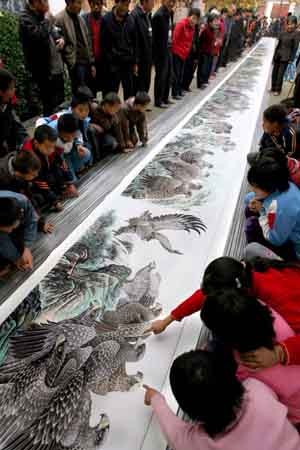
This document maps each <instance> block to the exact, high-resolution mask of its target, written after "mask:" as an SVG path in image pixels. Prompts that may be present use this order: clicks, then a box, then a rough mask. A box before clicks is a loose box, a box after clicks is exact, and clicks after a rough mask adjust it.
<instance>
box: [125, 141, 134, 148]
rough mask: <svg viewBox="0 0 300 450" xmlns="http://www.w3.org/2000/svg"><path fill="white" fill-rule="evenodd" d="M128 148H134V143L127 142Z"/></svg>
mask: <svg viewBox="0 0 300 450" xmlns="http://www.w3.org/2000/svg"><path fill="white" fill-rule="evenodd" d="M126 148H134V145H133V142H132V141H127V142H126Z"/></svg>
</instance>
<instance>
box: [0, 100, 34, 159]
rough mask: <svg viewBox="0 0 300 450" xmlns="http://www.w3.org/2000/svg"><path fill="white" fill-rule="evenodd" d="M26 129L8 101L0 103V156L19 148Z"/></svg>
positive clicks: (24, 137) (25, 135)
mask: <svg viewBox="0 0 300 450" xmlns="http://www.w3.org/2000/svg"><path fill="white" fill-rule="evenodd" d="M27 136H28V135H27V131H26V130H25V128H24V127H23V125H22V123H21V122H20V119H19V118H18V117H17V115H16V113H15V110H14V108H13V106H12V105H11V104H10V103H9V104H8V105H6V106H5V107H4V108H1V105H0V157H1V156H4V155H6V154H7V153H8V152H10V151H14V150H17V149H18V148H20V147H21V146H22V144H23V142H24V140H25V139H26V137H27Z"/></svg>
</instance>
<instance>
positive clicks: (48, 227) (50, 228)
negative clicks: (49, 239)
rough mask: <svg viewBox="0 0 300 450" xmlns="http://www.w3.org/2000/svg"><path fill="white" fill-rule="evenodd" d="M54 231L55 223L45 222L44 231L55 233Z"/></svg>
mask: <svg viewBox="0 0 300 450" xmlns="http://www.w3.org/2000/svg"><path fill="white" fill-rule="evenodd" d="M53 231H54V225H53V223H45V224H44V226H43V233H45V234H47V233H50V234H51V233H53Z"/></svg>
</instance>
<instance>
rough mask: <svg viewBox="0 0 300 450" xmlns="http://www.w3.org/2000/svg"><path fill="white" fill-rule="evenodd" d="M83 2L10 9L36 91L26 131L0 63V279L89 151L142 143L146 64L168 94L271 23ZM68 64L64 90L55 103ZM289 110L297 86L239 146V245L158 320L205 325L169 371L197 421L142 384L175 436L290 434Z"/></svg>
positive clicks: (162, 324) (268, 444)
mask: <svg viewBox="0 0 300 450" xmlns="http://www.w3.org/2000/svg"><path fill="white" fill-rule="evenodd" d="M90 7H91V12H90V13H89V14H86V15H80V12H81V0H67V5H66V8H65V10H64V11H62V12H61V13H60V14H59V15H58V16H57V17H55V18H53V17H51V16H49V14H48V9H49V8H48V3H47V0H29V2H28V3H27V5H26V7H25V10H24V12H23V13H22V15H21V17H20V38H21V41H22V43H23V48H24V55H25V61H26V67H27V70H28V71H29V72H30V75H31V81H32V86H33V87H34V88H33V90H32V96H31V99H30V101H31V102H32V103H37V101H38V102H39V101H41V103H42V106H43V117H39V118H38V120H37V122H36V126H35V129H34V132H33V135H32V136H29V135H28V132H27V130H26V129H25V127H24V125H23V124H22V123H21V122H20V120H19V119H18V117H17V115H16V112H15V87H16V80H15V78H14V76H13V74H11V73H10V72H9V71H7V70H5V69H4V68H0V277H1V278H4V279H5V277H6V276H7V275H8V274H10V273H11V272H12V271H14V270H16V269H17V270H25V271H26V270H32V269H33V257H32V252H31V248H32V245H33V244H34V242H35V241H36V239H37V238H38V231H41V232H44V233H51V232H52V231H53V225H52V224H51V223H49V222H48V219H47V214H48V212H49V211H56V212H60V211H62V210H63V208H64V199H66V198H72V197H77V196H78V195H79V191H78V180H79V179H80V177H81V176H82V175H83V174H84V173H85V172H86V171H87V170H89V168H90V167H91V166H92V165H93V164H95V163H97V162H99V161H100V160H101V159H102V158H103V157H104V156H105V155H108V154H112V153H114V152H117V151H121V152H131V151H133V150H135V149H136V148H137V147H138V145H141V146H145V145H146V144H147V141H148V130H147V128H148V127H147V116H146V111H147V109H149V107H150V104H151V101H152V99H151V97H150V95H149V92H150V85H151V79H152V76H153V70H152V66H153V65H154V68H155V79H154V105H155V106H156V107H159V108H162V109H166V108H168V107H169V105H170V104H171V103H172V101H173V100H175V101H180V100H181V99H182V98H183V96H184V95H185V93H186V92H188V91H189V90H190V86H191V82H192V79H193V77H194V74H195V72H196V70H197V75H196V80H197V87H198V88H199V89H205V88H206V86H207V85H208V83H209V82H210V80H211V79H213V78H214V77H215V75H216V72H217V71H218V70H221V68H223V67H226V65H227V64H229V63H231V62H234V61H236V60H237V59H238V58H239V57H240V56H241V54H242V52H243V49H244V48H245V46H247V45H249V46H251V45H252V44H253V43H255V42H256V41H257V39H258V38H259V36H260V35H261V33H262V30H263V29H265V28H266V27H265V21H264V18H263V19H261V20H259V19H258V18H257V17H255V16H253V14H252V12H251V11H244V10H240V9H236V8H235V7H234V6H233V7H232V8H231V9H230V10H229V11H228V10H227V9H226V8H224V9H223V10H222V11H220V12H219V11H217V10H216V8H211V10H210V11H209V12H208V14H207V16H206V17H205V20H204V19H203V18H201V14H200V11H199V10H198V9H197V8H191V9H190V11H189V14H188V16H187V17H185V18H183V19H181V20H179V21H178V22H177V23H176V24H174V23H173V18H174V14H173V12H174V8H175V1H174V0H162V5H161V7H160V8H159V9H158V10H157V11H156V12H155V13H154V14H153V16H152V15H151V12H152V10H153V7H154V2H153V0H141V3H140V4H138V5H137V6H136V7H135V8H134V9H133V11H132V12H130V13H129V1H128V0H116V3H115V6H114V7H113V9H112V11H107V12H106V13H105V14H103V3H102V0H90ZM295 25H296V23H295V20H294V18H291V19H290V22H288V25H287V29H286V30H285V31H283V32H282V33H285V35H284V36H283V35H282V36H281V35H280V36H279V43H278V46H277V48H276V51H275V58H274V68H273V71H276V70H277V71H278V70H280V71H281V72H282V71H283V64H285V63H286V60H283V54H284V51H285V52H287V48H288V49H291V45H292V44H291V42H292V41H293V39H294V37H293V38H291V34H293V33H294V32H295ZM293 45H294V44H293ZM283 50H284V51H283ZM292 56H293V55H292V53H290V54H289V57H288V60H290V58H291V57H292ZM281 66H282V67H281ZM65 67H67V70H68V74H69V77H70V80H71V84H72V99H71V101H70V103H69V104H68V105H67V106H66V105H64V106H63V107H61V106H60V105H61V103H62V102H63V101H64V92H65V91H64V82H65V74H64V68H65ZM285 67H286V65H285ZM277 75H278V74H277ZM279 78H280V77H279V76H278V78H277V80H278V79H279ZM273 80H275V75H274V74H273ZM299 84H300V83H299ZM120 85H122V88H123V96H124V101H122V100H121V98H120V94H119V90H120ZM276 89H277V91H278V89H279V87H278V85H276ZM99 93H100V96H99ZM36 95H37V96H36ZM171 98H172V99H173V100H172V99H171ZM299 117H300V113H299V110H297V109H296V108H295V102H294V100H293V99H289V100H286V101H283V102H282V103H281V104H277V105H273V106H270V107H269V108H267V109H266V110H265V111H264V114H263V128H264V134H263V136H262V138H261V140H260V146H259V150H258V151H257V152H255V153H250V154H249V155H248V163H249V166H250V168H249V171H248V182H249V186H250V192H249V193H248V194H247V196H246V198H245V235H246V239H247V243H248V244H247V247H246V249H245V256H244V260H243V261H242V262H241V261H238V260H236V259H234V258H231V257H221V258H218V259H216V260H214V261H212V262H211V263H210V264H209V265H208V267H207V268H206V270H205V273H204V276H203V280H202V283H201V288H200V289H199V290H197V291H196V292H195V293H193V295H192V296H191V297H189V298H188V299H187V300H185V301H184V302H182V303H181V304H180V305H179V306H178V307H177V308H175V309H174V310H173V311H172V312H170V314H169V315H168V316H167V317H166V318H164V319H160V320H156V321H154V322H153V323H152V331H153V333H154V334H160V333H163V332H166V329H167V328H168V327H169V326H170V325H171V324H172V323H174V322H176V321H181V320H183V319H184V318H185V317H187V316H189V315H191V314H193V313H196V312H198V311H201V319H202V322H203V323H204V324H205V325H206V327H207V328H208V330H210V332H211V338H210V340H209V341H208V342H207V344H206V345H205V348H202V349H198V350H194V351H191V352H189V353H185V354H183V355H181V356H179V357H178V358H176V360H175V361H174V362H173V364H172V367H171V371H170V384H171V388H172V391H173V393H174V396H175V398H176V400H177V402H178V404H179V406H180V407H181V409H182V410H183V412H184V413H186V414H187V415H188V416H189V418H190V419H191V420H192V421H193V423H190V422H186V421H183V420H182V419H181V418H180V417H177V416H176V415H175V414H174V413H173V412H172V411H171V409H170V408H169V406H168V405H167V403H166V400H165V399H164V397H163V396H162V395H161V394H160V393H159V392H158V391H156V390H155V389H154V388H152V387H149V386H145V390H146V394H145V403H146V404H147V405H151V406H152V408H153V410H154V413H155V415H156V417H157V419H158V421H159V423H160V426H161V428H162V431H163V433H164V434H165V436H166V438H167V439H168V442H169V443H170V445H171V447H172V448H173V449H174V450H196V449H199V448H201V449H203V450H205V449H207V450H208V449H210V450H214V449H215V450H217V449H218V450H235V449H236V450H238V449H240V448H243V449H245V450H253V449H260V448H263V449H264V450H299V449H300V436H299V434H298V430H297V427H298V429H299V423H300V366H299V368H298V365H299V364H300V343H299V336H298V332H299V331H300V304H299V296H300V265H299V259H300V191H299V188H300V164H299V161H300V128H299V126H300V125H299ZM161 345H163V344H161Z"/></svg>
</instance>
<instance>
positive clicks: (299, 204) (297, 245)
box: [246, 157, 300, 259]
mask: <svg viewBox="0 0 300 450" xmlns="http://www.w3.org/2000/svg"><path fill="white" fill-rule="evenodd" d="M248 182H249V184H250V186H251V188H252V192H250V193H249V194H247V196H246V205H247V206H248V211H249V212H250V217H248V218H247V220H246V237H247V240H248V242H259V243H261V244H263V245H266V246H267V247H269V248H271V249H272V250H273V251H275V253H277V254H279V255H280V256H282V257H283V258H285V259H300V190H299V189H298V188H297V186H296V185H295V184H293V183H292V182H290V181H289V170H288V167H287V163H285V164H283V163H282V162H279V161H277V160H275V159H272V158H267V157H265V158H260V159H258V160H257V161H256V162H255V163H254V164H253V165H252V167H251V168H250V169H249V172H248Z"/></svg>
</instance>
